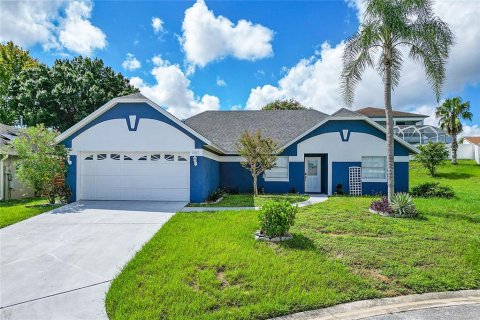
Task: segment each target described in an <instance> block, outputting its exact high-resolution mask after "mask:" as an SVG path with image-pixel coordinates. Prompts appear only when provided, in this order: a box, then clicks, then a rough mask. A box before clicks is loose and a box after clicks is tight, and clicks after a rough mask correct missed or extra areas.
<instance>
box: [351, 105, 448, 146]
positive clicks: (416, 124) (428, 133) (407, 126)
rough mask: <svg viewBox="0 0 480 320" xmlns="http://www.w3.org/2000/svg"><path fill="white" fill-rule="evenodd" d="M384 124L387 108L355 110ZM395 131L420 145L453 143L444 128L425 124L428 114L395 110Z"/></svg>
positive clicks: (404, 138)
mask: <svg viewBox="0 0 480 320" xmlns="http://www.w3.org/2000/svg"><path fill="white" fill-rule="evenodd" d="M355 112H357V113H360V114H362V115H364V116H367V117H369V118H370V119H372V120H373V121H375V122H377V123H378V124H380V125H382V126H384V127H385V126H386V119H385V109H381V108H372V107H368V108H363V109H359V110H355ZM392 115H393V123H394V129H393V130H394V132H395V135H397V136H398V137H399V138H402V139H403V140H405V141H407V142H408V143H410V144H413V145H420V144H425V143H428V142H429V141H431V142H441V143H445V144H448V143H451V142H452V137H451V136H449V135H448V134H447V133H446V132H445V131H443V130H442V129H440V128H438V127H435V126H430V125H426V124H424V120H425V119H426V118H428V116H426V115H422V114H418V113H410V112H404V111H396V110H393V113H392Z"/></svg>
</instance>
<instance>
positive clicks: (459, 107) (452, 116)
mask: <svg viewBox="0 0 480 320" xmlns="http://www.w3.org/2000/svg"><path fill="white" fill-rule="evenodd" d="M436 116H437V118H440V120H439V124H440V128H441V129H442V130H445V131H446V132H447V133H448V134H449V135H451V136H452V164H457V149H458V142H457V135H458V134H459V133H461V132H462V131H463V127H462V122H460V120H461V119H464V120H472V117H473V114H472V113H471V112H470V102H468V101H467V102H462V98H460V97H456V98H451V99H447V100H445V102H444V103H442V105H441V106H439V107H437V110H436Z"/></svg>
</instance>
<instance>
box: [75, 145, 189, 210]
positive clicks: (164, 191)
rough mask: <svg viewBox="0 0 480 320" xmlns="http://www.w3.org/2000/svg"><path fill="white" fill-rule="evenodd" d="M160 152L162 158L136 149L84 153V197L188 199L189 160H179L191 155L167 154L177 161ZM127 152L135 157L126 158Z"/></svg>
mask: <svg viewBox="0 0 480 320" xmlns="http://www.w3.org/2000/svg"><path fill="white" fill-rule="evenodd" d="M98 154H100V156H98ZM160 154H161V155H162V156H161V157H160V158H159V157H158V156H155V157H152V154H134V153H130V154H129V153H121V154H120V153H117V154H114V155H113V156H112V153H108V152H104V153H93V154H85V155H82V161H81V163H80V166H81V177H80V178H81V179H80V181H81V186H80V188H79V190H81V193H80V197H81V199H84V200H157V201H189V199H190V163H189V161H178V159H182V158H183V159H188V154H187V153H180V154H178V153H172V154H170V155H171V156H169V157H168V158H169V159H172V158H173V159H174V161H166V158H165V154H163V153H160ZM124 156H126V157H128V158H131V159H133V160H124V159H125V158H124ZM145 156H146V157H145ZM172 156H173V157H172ZM179 156H181V157H179ZM114 158H115V159H114ZM139 158H143V159H145V158H146V159H147V160H145V161H144V160H139ZM153 158H155V159H158V161H152V160H151V159H153Z"/></svg>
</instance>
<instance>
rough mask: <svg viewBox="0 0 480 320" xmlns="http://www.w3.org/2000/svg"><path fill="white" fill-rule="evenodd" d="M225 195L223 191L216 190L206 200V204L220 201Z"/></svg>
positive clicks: (220, 189)
mask: <svg viewBox="0 0 480 320" xmlns="http://www.w3.org/2000/svg"><path fill="white" fill-rule="evenodd" d="M224 194H225V191H224V190H223V189H222V188H218V189H216V190H215V191H213V192H212V193H211V194H210V195H209V196H208V198H207V201H208V202H215V201H217V200H218V199H220V198H221V197H222V196H223V195H224Z"/></svg>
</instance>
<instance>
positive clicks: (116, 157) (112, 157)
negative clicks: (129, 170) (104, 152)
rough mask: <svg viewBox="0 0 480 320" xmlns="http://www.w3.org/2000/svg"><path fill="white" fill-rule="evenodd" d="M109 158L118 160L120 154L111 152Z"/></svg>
mask: <svg viewBox="0 0 480 320" xmlns="http://www.w3.org/2000/svg"><path fill="white" fill-rule="evenodd" d="M110 159H112V160H118V161H119V160H120V155H119V154H118V153H112V154H111V155H110Z"/></svg>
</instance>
